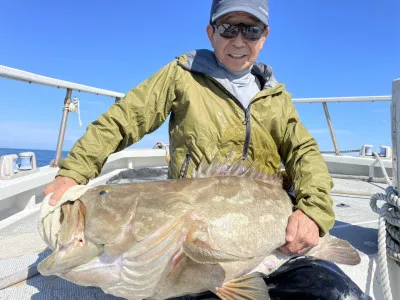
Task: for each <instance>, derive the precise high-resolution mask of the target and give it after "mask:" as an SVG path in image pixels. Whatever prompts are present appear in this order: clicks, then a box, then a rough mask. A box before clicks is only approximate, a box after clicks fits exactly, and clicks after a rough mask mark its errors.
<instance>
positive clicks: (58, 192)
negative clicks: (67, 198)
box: [43, 176, 77, 206]
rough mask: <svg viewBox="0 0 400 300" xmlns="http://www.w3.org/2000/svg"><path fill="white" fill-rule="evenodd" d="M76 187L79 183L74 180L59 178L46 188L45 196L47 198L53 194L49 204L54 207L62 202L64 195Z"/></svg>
mask: <svg viewBox="0 0 400 300" xmlns="http://www.w3.org/2000/svg"><path fill="white" fill-rule="evenodd" d="M74 185H77V183H76V181H75V180H73V179H72V178H69V177H63V176H57V177H56V178H55V179H54V180H53V181H52V182H51V183H50V184H49V185H48V186H46V187H45V189H44V190H43V194H44V195H45V196H47V195H48V194H50V193H53V195H52V196H51V198H50V201H49V204H50V205H53V206H54V205H56V204H57V202H58V201H60V199H61V197H62V195H63V194H64V193H65V192H66V191H67V190H68V189H69V188H70V187H71V186H74Z"/></svg>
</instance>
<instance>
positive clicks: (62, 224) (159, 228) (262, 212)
mask: <svg viewBox="0 0 400 300" xmlns="http://www.w3.org/2000/svg"><path fill="white" fill-rule="evenodd" d="M222 175H223V176H222ZM72 200H73V199H72ZM292 211H293V203H292V201H291V199H290V197H289V196H288V194H287V192H286V191H285V190H284V189H283V188H282V179H281V176H279V175H274V176H270V175H266V174H263V173H262V172H260V171H256V169H255V168H252V167H250V168H248V167H245V166H244V165H243V164H241V163H236V164H233V165H231V166H229V165H225V164H217V163H215V162H214V163H212V165H210V166H207V165H206V164H201V165H200V168H199V170H198V171H197V173H196V174H195V175H194V178H191V179H180V180H169V181H157V182H140V183H130V184H120V185H103V186H97V187H94V188H91V189H89V190H87V191H86V192H85V193H84V194H83V195H82V196H80V197H79V200H76V201H73V202H71V201H69V202H66V203H64V204H62V205H61V207H60V214H59V215H56V214H55V215H54V216H51V214H50V215H49V214H48V213H43V211H42V221H43V219H44V218H49V217H50V218H53V219H54V218H55V219H56V220H55V221H56V222H57V221H58V222H59V226H58V227H57V226H56V227H54V228H56V229H51V230H50V229H49V228H47V233H44V234H43V233H42V237H43V238H44V240H45V241H46V242H47V243H48V244H49V246H50V247H52V248H53V250H54V251H53V253H52V254H51V255H50V256H48V257H47V258H46V259H45V260H44V261H42V262H41V263H40V264H39V266H38V269H39V271H40V273H42V274H43V275H58V276H60V277H63V278H65V279H67V280H70V281H72V282H75V283H77V284H79V285H84V286H97V287H100V288H101V289H103V291H104V292H106V293H109V294H112V295H115V296H120V297H124V298H128V299H149V298H150V299H165V298H169V297H175V296H179V295H185V294H195V293H201V292H204V291H212V292H213V293H215V294H216V295H218V296H219V297H221V298H222V299H268V291H267V286H266V284H265V283H264V281H263V280H262V279H261V277H260V276H259V273H256V272H254V273H251V271H252V270H254V269H255V268H256V267H257V266H259V265H260V264H261V265H264V266H265V265H267V266H268V268H264V272H270V271H273V270H274V269H276V268H277V267H278V265H279V261H280V263H284V262H285V261H286V260H287V259H288V257H287V258H286V259H283V258H280V259H279V255H277V252H278V251H277V250H276V249H277V248H279V247H280V246H282V245H283V244H284V243H285V230H286V226H287V222H288V218H289V216H290V215H291V214H292ZM53 221H54V220H53ZM42 226H43V225H42ZM50 231H52V233H51V234H49V233H48V232H50ZM55 231H56V232H55ZM48 235H53V237H49V236H48ZM313 253H314V254H313V255H315V256H316V257H320V258H324V259H330V260H333V261H336V262H338V263H346V264H357V263H358V262H359V261H360V257H359V255H358V253H357V251H356V250H355V249H354V248H352V247H351V246H350V244H349V243H348V242H346V241H343V240H339V239H330V237H329V236H328V237H325V238H324V239H323V240H322V241H321V243H320V246H318V247H317V249H313ZM274 257H275V258H276V257H278V260H276V261H278V264H275V263H274V264H272V265H271V264H269V262H271V261H273V259H272V258H274Z"/></svg>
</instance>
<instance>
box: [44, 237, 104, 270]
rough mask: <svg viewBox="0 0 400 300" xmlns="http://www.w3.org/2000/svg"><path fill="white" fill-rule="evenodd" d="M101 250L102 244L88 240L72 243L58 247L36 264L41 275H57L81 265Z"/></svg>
mask: <svg viewBox="0 0 400 300" xmlns="http://www.w3.org/2000/svg"><path fill="white" fill-rule="evenodd" d="M102 252H103V246H101V245H97V244H95V243H93V242H91V241H90V240H86V241H85V243H84V244H79V243H72V244H70V245H68V246H62V247H58V249H56V250H54V251H53V253H51V254H50V255H49V256H48V257H46V258H45V259H44V260H43V261H41V262H40V263H39V265H38V271H39V272H40V274H42V275H57V274H62V273H66V272H68V271H70V270H71V269H73V268H75V267H78V266H81V265H83V264H85V263H87V262H89V261H90V260H92V259H93V258H95V257H97V256H98V255H100V254H101V253H102Z"/></svg>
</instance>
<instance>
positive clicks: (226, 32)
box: [218, 24, 239, 39]
mask: <svg viewBox="0 0 400 300" xmlns="http://www.w3.org/2000/svg"><path fill="white" fill-rule="evenodd" d="M218 29H219V34H220V35H221V36H222V37H224V38H227V39H230V38H234V37H235V36H237V35H238V34H239V27H238V26H236V25H230V24H221V25H220V26H218Z"/></svg>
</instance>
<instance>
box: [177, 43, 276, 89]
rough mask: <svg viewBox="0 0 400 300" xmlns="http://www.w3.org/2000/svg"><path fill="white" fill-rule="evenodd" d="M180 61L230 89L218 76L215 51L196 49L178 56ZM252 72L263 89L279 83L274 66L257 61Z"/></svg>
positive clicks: (182, 64) (190, 68)
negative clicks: (273, 69) (273, 70)
mask: <svg viewBox="0 0 400 300" xmlns="http://www.w3.org/2000/svg"><path fill="white" fill-rule="evenodd" d="M178 61H179V64H180V65H181V66H182V67H183V68H185V69H186V70H188V71H191V72H197V73H202V74H205V75H208V76H210V77H212V78H213V79H215V80H216V81H218V82H219V83H221V84H222V85H223V86H224V87H226V88H227V89H228V90H229V88H228V85H227V84H226V83H225V82H224V80H221V78H220V77H219V76H218V72H217V71H218V63H217V59H216V57H215V54H214V52H213V51H210V50H207V49H200V50H194V51H191V52H188V53H186V54H185V55H183V56H181V57H178ZM251 73H252V74H253V75H254V76H256V77H257V79H258V80H259V81H260V85H261V87H262V89H263V90H267V89H270V88H275V87H277V86H278V85H279V82H278V81H277V80H276V79H275V76H274V74H273V72H272V68H271V67H270V66H268V65H265V64H263V63H259V62H256V63H255V64H254V65H253V68H252V69H251Z"/></svg>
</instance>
